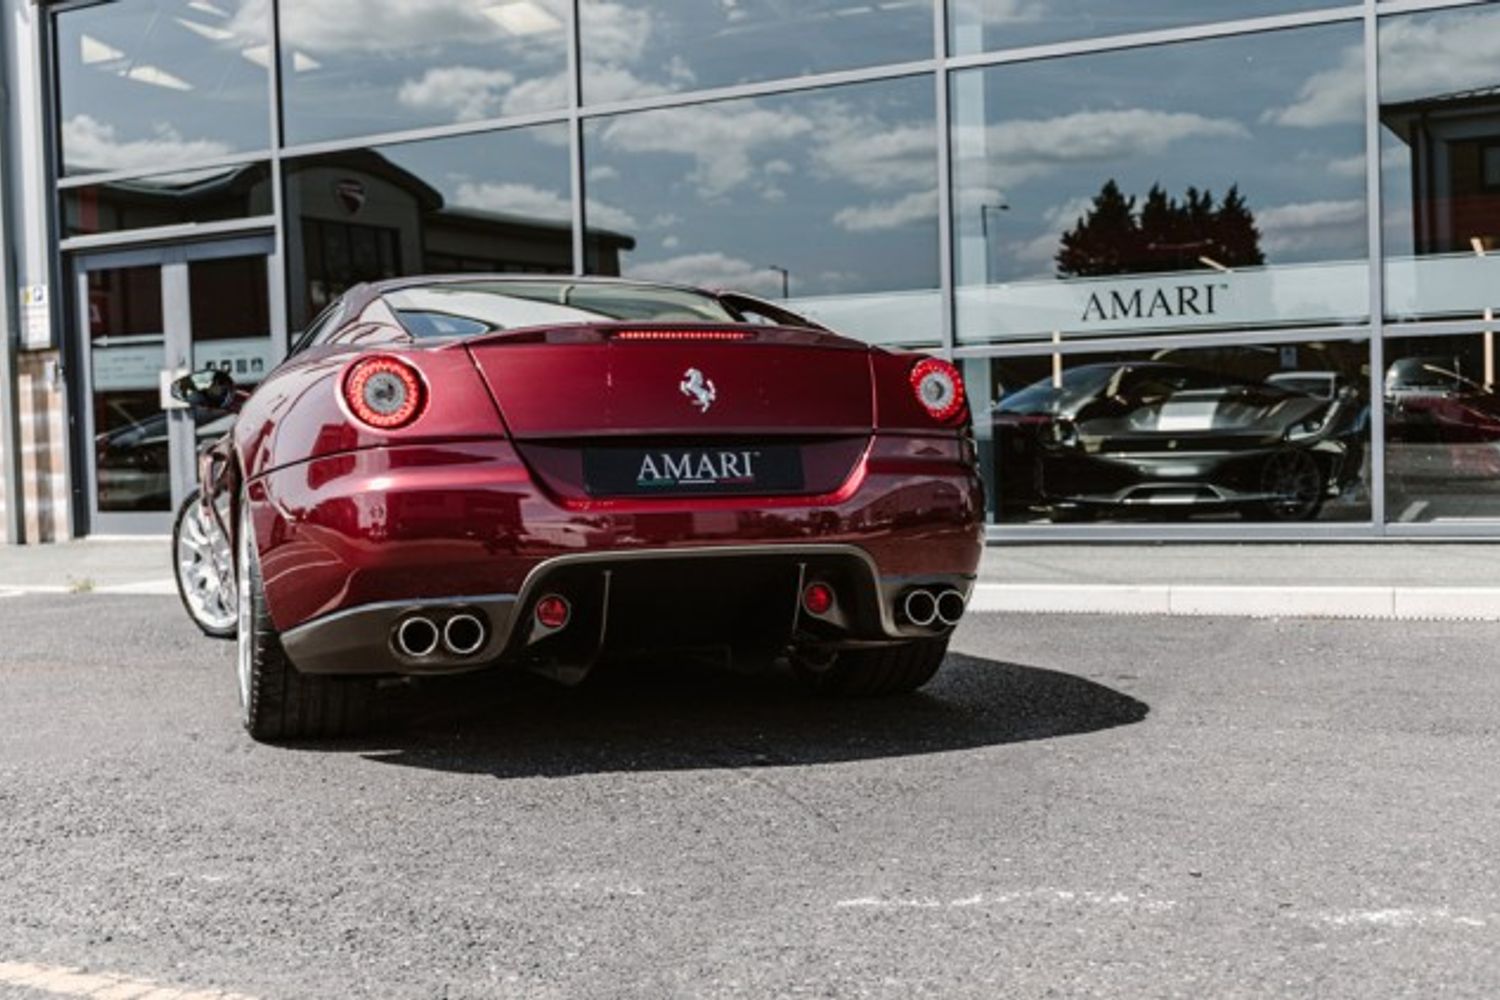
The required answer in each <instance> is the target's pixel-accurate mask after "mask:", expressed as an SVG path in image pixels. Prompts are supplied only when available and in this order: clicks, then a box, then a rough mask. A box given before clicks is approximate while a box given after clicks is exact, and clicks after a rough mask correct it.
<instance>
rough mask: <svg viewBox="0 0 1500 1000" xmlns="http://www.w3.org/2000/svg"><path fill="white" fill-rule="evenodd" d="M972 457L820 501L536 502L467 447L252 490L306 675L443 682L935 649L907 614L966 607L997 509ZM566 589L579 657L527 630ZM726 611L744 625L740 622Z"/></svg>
mask: <svg viewBox="0 0 1500 1000" xmlns="http://www.w3.org/2000/svg"><path fill="white" fill-rule="evenodd" d="M960 455H961V452H959V451H957V450H952V451H943V450H941V449H931V448H923V447H920V446H917V445H913V444H911V443H909V442H904V443H897V444H896V445H892V444H889V443H887V444H886V445H885V446H882V447H872V448H871V449H870V453H869V454H868V455H867V456H866V457H865V458H864V459H862V460H861V462H860V463H859V465H858V467H857V468H856V469H855V471H854V472H853V473H852V474H851V476H850V478H849V481H848V482H846V483H845V484H844V485H843V486H842V487H840V489H839V490H838V491H837V492H835V493H833V494H829V495H826V496H819V497H759V498H749V497H715V498H710V499H683V500H680V501H677V502H675V503H674V502H670V501H665V500H662V499H658V498H652V499H650V500H648V501H637V502H627V501H601V502H598V503H592V504H588V505H585V506H580V505H576V504H570V503H568V502H567V501H566V500H564V499H562V498H559V497H557V496H554V495H553V494H551V493H550V492H548V491H547V490H546V489H544V488H543V487H540V486H538V485H537V484H536V483H535V481H534V480H533V479H532V477H531V476H530V475H529V474H528V471H527V469H526V467H525V465H524V464H523V463H522V462H521V461H520V459H519V458H518V456H517V455H516V453H515V451H514V450H513V449H511V447H510V446H509V445H508V444H507V443H506V442H503V441H479V442H460V443H449V444H438V445H427V446H410V447H404V448H389V449H388V448H379V449H369V450H366V451H360V452H355V453H351V454H345V455H340V456H336V457H333V458H328V459H319V460H316V461H313V462H309V463H303V464H301V465H297V466H292V467H287V468H283V469H280V470H277V471H274V472H271V473H269V474H267V475H265V476H262V477H260V478H258V479H255V480H252V481H251V482H250V483H249V484H248V491H247V496H248V497H249V502H250V504H251V520H252V522H253V524H254V530H255V536H256V537H255V542H256V545H257V548H258V551H259V553H260V559H261V566H262V575H263V577H264V579H265V586H266V598H267V602H268V605H269V608H270V611H271V614H272V618H273V620H274V621H275V623H276V626H277V628H278V629H279V630H280V631H281V632H282V634H283V642H284V643H285V645H286V648H287V652H288V654H289V655H290V656H291V658H292V661H293V662H294V663H295V664H297V666H298V667H299V668H300V669H302V670H304V671H307V672H315V673H325V672H358V673H419V672H444V671H453V670H469V669H476V668H478V667H482V666H486V665H489V664H493V663H498V662H502V661H507V660H512V659H526V658H532V657H534V656H537V655H540V654H542V653H547V654H548V655H552V654H553V653H556V654H557V656H558V657H562V658H568V657H573V658H577V657H580V656H583V657H585V658H586V657H587V656H592V655H595V654H596V652H597V650H598V649H599V648H601V647H604V648H614V647H628V646H630V645H631V644H633V643H634V644H639V645H641V646H643V647H644V646H658V645H671V644H677V645H686V644H696V643H697V640H706V639H708V638H710V637H717V639H718V641H719V642H721V643H727V642H739V641H759V642H778V641H783V640H790V639H796V640H797V641H799V642H800V641H821V642H826V643H829V644H840V643H842V644H849V643H861V642H891V641H898V640H901V639H905V638H914V637H918V636H920V635H930V634H934V633H933V632H932V631H930V630H923V629H916V628H912V627H907V626H904V625H903V624H902V623H901V622H900V621H899V620H898V613H897V611H896V609H895V602H896V601H897V599H898V598H899V597H900V596H901V594H902V593H903V591H904V590H905V589H906V588H909V587H913V586H919V585H920V586H926V587H933V588H944V589H948V588H951V589H956V590H959V591H960V593H961V594H962V595H963V596H964V597H965V598H967V596H968V592H969V588H970V586H971V585H972V580H973V576H974V574H975V572H976V570H977V567H978V562H979V557H980V553H981V550H982V544H983V497H982V487H981V485H980V483H979V480H978V476H977V472H976V470H975V468H974V466H973V464H972V462H969V461H963V460H957V459H958V456H960ZM821 576H826V577H827V578H828V579H829V582H830V584H831V585H833V586H834V588H835V591H836V593H837V594H838V598H839V611H840V614H841V615H842V616H843V617H842V619H841V620H840V621H838V622H834V623H830V622H825V621H816V622H807V621H802V620H800V619H799V618H798V612H797V607H798V601H797V598H798V596H799V595H800V592H801V591H800V589H799V580H800V581H802V582H806V581H808V580H811V579H812V578H813V577H821ZM757 581H758V582H757ZM747 588H748V589H747ZM554 591H556V592H567V593H568V594H569V596H570V599H571V600H572V601H573V603H574V606H575V607H576V609H577V611H578V615H579V617H578V619H577V620H576V621H575V622H573V623H571V624H570V626H569V627H568V628H567V629H564V630H563V632H564V633H566V639H567V642H566V643H563V642H559V641H555V640H560V639H562V638H564V636H563V635H562V634H561V633H560V634H559V635H557V636H543V637H536V636H533V635H532V634H531V631H530V625H531V623H532V621H533V615H532V607H533V605H534V603H535V600H536V599H537V598H538V597H540V596H541V595H543V594H545V593H551V592H554ZM725 606H729V607H738V608H740V609H741V611H740V612H738V613H736V614H732V615H729V616H728V617H725V616H723V615H720V614H719V613H718V611H717V609H719V608H721V607H725ZM465 612H473V613H475V616H476V617H478V618H480V619H481V620H482V621H483V622H484V623H485V624H486V635H485V639H484V643H483V646H482V648H481V649H479V650H478V651H476V652H474V653H472V654H470V655H468V656H463V657H449V656H445V655H441V654H434V655H432V656H430V657H420V658H412V657H407V656H403V655H402V654H401V653H400V652H399V651H398V650H397V649H396V647H395V644H394V643H393V642H392V638H391V636H392V631H393V629H394V628H396V627H399V625H400V623H401V622H402V620H403V619H404V618H405V617H407V616H411V615H413V614H419V613H420V614H430V615H432V616H434V617H435V618H438V619H442V618H445V617H446V616H451V615H453V614H458V613H465ZM611 616H612V617H613V619H614V620H613V621H612V622H611V621H610V620H609V619H610V617H611ZM601 618H602V619H604V620H603V621H596V619H601ZM523 623H524V624H523ZM699 626H702V627H699ZM589 632H592V633H593V634H592V637H590V636H589V635H588V634H587V633H589ZM564 647H566V648H564Z"/></svg>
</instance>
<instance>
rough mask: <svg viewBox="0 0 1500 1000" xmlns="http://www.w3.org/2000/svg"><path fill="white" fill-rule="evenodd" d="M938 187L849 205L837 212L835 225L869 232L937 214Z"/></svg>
mask: <svg viewBox="0 0 1500 1000" xmlns="http://www.w3.org/2000/svg"><path fill="white" fill-rule="evenodd" d="M937 210H938V197H937V190H936V189H933V190H930V191H913V192H912V193H911V194H908V195H906V196H904V197H901V198H897V199H896V200H895V201H886V202H877V203H875V204H872V205H863V206H859V207H849V208H843V209H840V210H839V211H838V212H836V213H834V216H833V222H834V225H836V226H838V227H839V228H840V229H843V230H846V231H848V232H851V233H869V232H878V231H881V230H888V229H900V228H901V227H902V226H908V225H911V224H912V223H913V222H927V221H931V220H935V219H936V218H937Z"/></svg>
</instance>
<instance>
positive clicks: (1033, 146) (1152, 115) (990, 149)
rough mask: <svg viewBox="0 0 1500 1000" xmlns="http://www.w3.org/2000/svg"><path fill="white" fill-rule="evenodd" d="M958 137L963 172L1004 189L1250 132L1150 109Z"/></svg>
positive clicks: (1088, 114)
mask: <svg viewBox="0 0 1500 1000" xmlns="http://www.w3.org/2000/svg"><path fill="white" fill-rule="evenodd" d="M957 133H958V142H957V149H958V158H959V161H960V163H959V169H960V170H961V171H963V172H965V173H966V174H967V173H970V172H974V171H980V172H981V173H980V174H979V176H982V177H985V178H986V182H987V183H988V184H989V185H991V186H996V187H1000V188H1002V189H1003V188H1007V187H1012V186H1014V185H1016V184H1019V183H1021V182H1023V181H1027V180H1031V179H1033V178H1036V177H1042V176H1045V175H1046V174H1047V173H1048V172H1050V171H1051V170H1053V169H1054V168H1056V167H1059V166H1065V165H1068V164H1072V163H1109V162H1113V161H1119V160H1125V159H1129V158H1131V157H1137V156H1152V155H1159V154H1161V153H1163V152H1165V151H1166V150H1167V149H1168V148H1169V147H1171V146H1172V145H1173V144H1174V143H1177V142H1181V141H1184V140H1187V139H1248V138H1250V132H1249V130H1248V129H1246V128H1245V127H1244V126H1243V125H1241V124H1240V123H1239V122H1236V121H1232V120H1230V119H1227V118H1208V117H1205V116H1204V115H1199V114H1193V113H1190V112H1171V111H1153V110H1150V109H1147V108H1127V109H1121V110H1117V111H1076V112H1073V113H1072V114H1067V115H1060V116H1058V117H1056V118H1044V119H1019V120H1016V121H1005V122H999V123H997V124H994V125H988V126H982V127H981V126H972V125H970V126H960V127H959V128H958V130H957ZM971 179H973V180H977V179H978V178H977V177H975V178H971Z"/></svg>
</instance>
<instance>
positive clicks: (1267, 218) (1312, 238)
mask: <svg viewBox="0 0 1500 1000" xmlns="http://www.w3.org/2000/svg"><path fill="white" fill-rule="evenodd" d="M1255 222H1256V225H1257V226H1259V227H1260V231H1261V249H1262V250H1264V251H1265V252H1266V254H1267V255H1268V256H1272V255H1275V254H1285V253H1288V252H1294V251H1298V250H1308V249H1311V248H1314V247H1319V246H1348V245H1350V244H1351V242H1352V243H1356V244H1357V243H1360V242H1362V241H1363V239H1364V233H1365V203H1364V199H1362V198H1351V199H1347V200H1341V201H1303V202H1294V203H1292V204H1288V205H1276V206H1273V207H1271V208H1267V209H1263V210H1262V211H1260V212H1257V213H1256V215H1255Z"/></svg>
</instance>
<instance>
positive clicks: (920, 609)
mask: <svg viewBox="0 0 1500 1000" xmlns="http://www.w3.org/2000/svg"><path fill="white" fill-rule="evenodd" d="M901 614H902V616H903V617H904V618H905V619H906V620H907V621H908V622H910V623H911V624H913V625H915V626H917V627H918V628H930V627H931V626H932V625H934V624H938V623H941V624H943V625H945V626H947V627H948V628H952V627H953V626H955V625H957V624H958V621H959V619H960V618H962V617H963V615H964V595H963V594H961V593H959V592H958V591H957V590H956V589H954V588H953V587H942V588H939V589H937V590H927V589H925V588H922V587H913V588H912V589H911V590H908V591H907V592H906V596H905V597H903V598H902V600H901Z"/></svg>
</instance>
